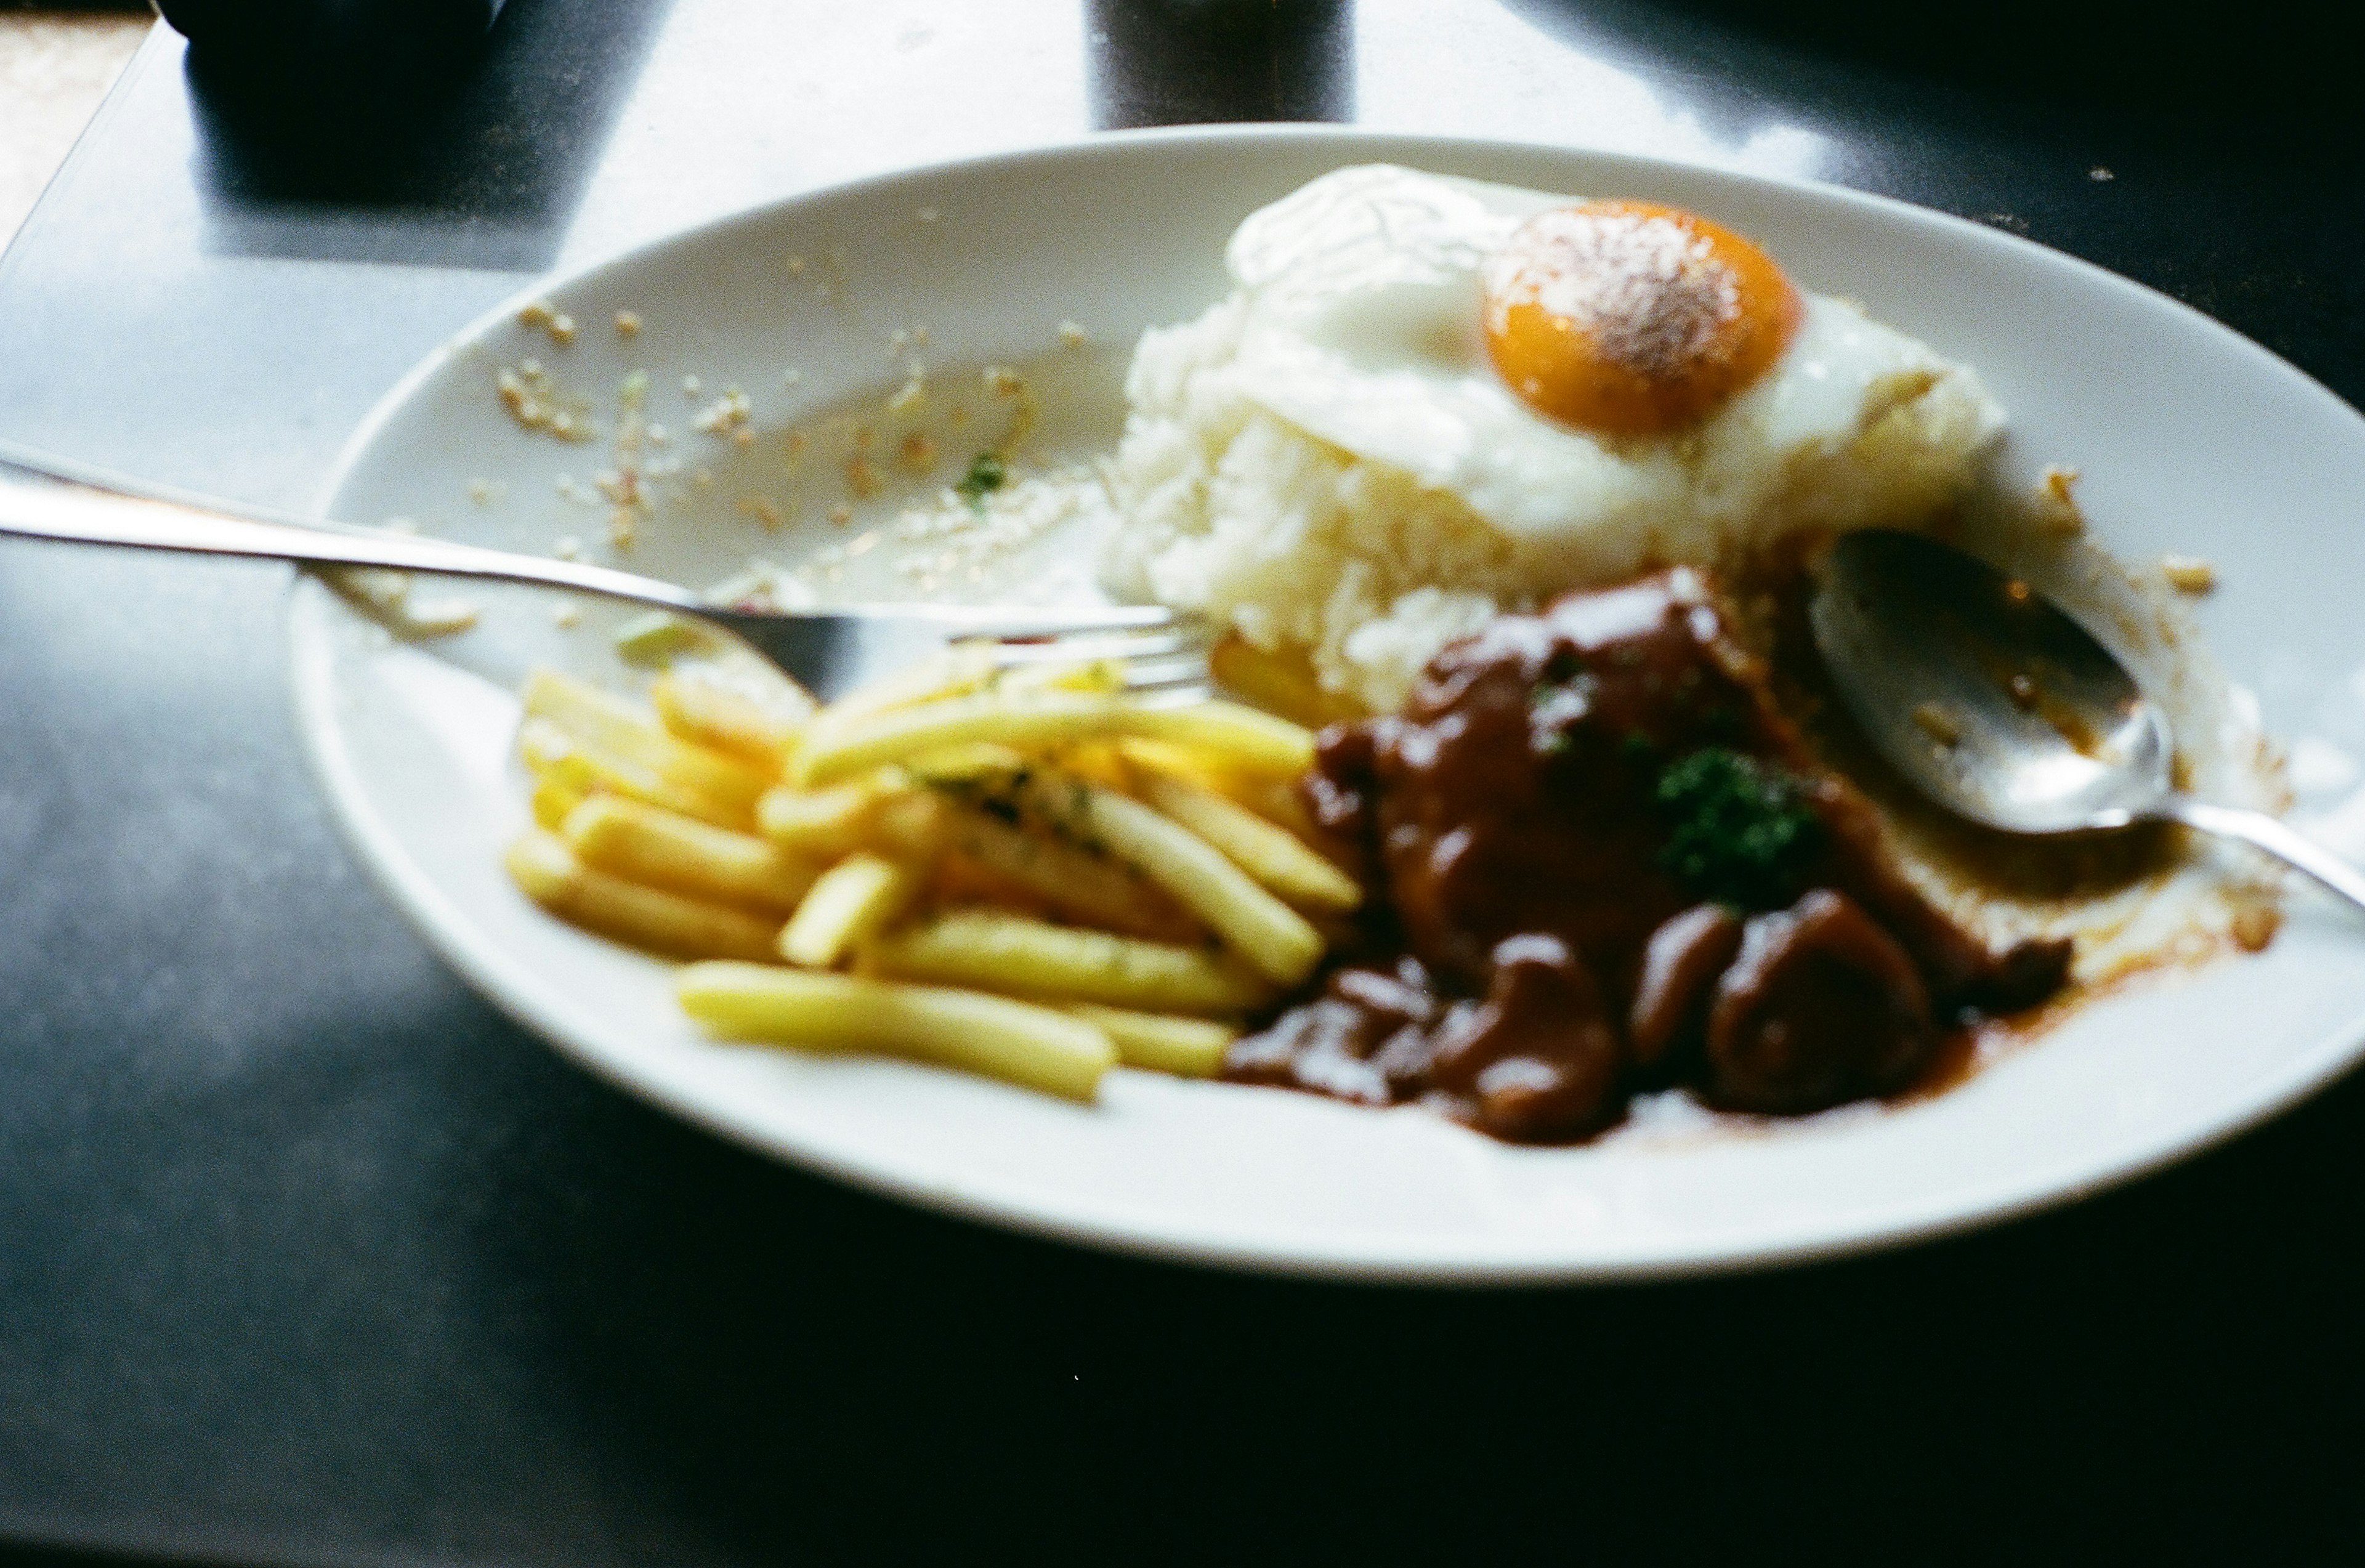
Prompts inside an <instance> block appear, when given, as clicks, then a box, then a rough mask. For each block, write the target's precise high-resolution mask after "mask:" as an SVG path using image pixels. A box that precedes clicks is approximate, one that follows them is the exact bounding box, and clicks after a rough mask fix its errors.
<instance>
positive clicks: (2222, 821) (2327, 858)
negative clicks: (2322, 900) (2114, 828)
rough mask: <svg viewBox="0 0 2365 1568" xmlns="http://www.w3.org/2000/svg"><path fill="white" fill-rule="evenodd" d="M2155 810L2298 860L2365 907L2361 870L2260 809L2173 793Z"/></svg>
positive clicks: (2289, 861) (2296, 862)
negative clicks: (2212, 803) (2226, 804)
mask: <svg viewBox="0 0 2365 1568" xmlns="http://www.w3.org/2000/svg"><path fill="white" fill-rule="evenodd" d="M2158 814H2159V815H2161V816H2164V817H2167V818H2169V820H2171V821H2174V822H2180V823H2183V824H2184V825H2185V826H2187V827H2190V828H2197V829H2199V830H2200V831H2201V832H2202V833H2207V834H2216V835H2217V836H2218V837H2220V838H2238V839H2240V840H2241V841H2242V842H2243V843H2245V844H2247V845H2249V846H2252V847H2254V848H2258V849H2263V850H2265V851H2266V852H2267V853H2268V854H2270V855H2271V856H2273V857H2275V858H2276V859H2278V860H2281V861H2282V862H2284V863H2285V864H2286V865H2291V866H2296V867H2297V868H2300V869H2301V870H2303V871H2304V872H2306V873H2307V874H2308V875H2309V876H2311V877H2313V878H2315V879H2316V880H2317V881H2319V882H2321V883H2323V884H2324V885H2325V886H2326V887H2327V888H2330V889H2331V890H2333V891H2334V892H2336V893H2338V894H2339V895H2340V896H2341V897H2342V898H2345V899H2347V900H2348V902H2350V903H2352V904H2355V905H2356V906H2357V907H2358V908H2359V909H2365V872H2359V870H2358V869H2357V868H2355V867H2354V866H2351V865H2349V864H2348V861H2346V860H2343V859H2342V858H2340V857H2338V856H2337V855H2335V854H2333V853H2332V851H2330V850H2329V849H2326V848H2325V847H2324V846H2322V845H2320V844H2317V843H2316V842H2315V840H2313V839H2311V838H2308V837H2307V836H2305V835H2304V834H2301V833H2299V832H2298V831H2297V830H2296V829H2294V828H2292V826H2291V825H2290V824H2288V823H2284V822H2281V821H2280V820H2279V819H2277V818H2274V817H2270V816H2269V815H2267V813H2266V812H2249V811H2244V810H2242V809H2240V808H2239V807H2236V806H2213V805H2211V804H2210V803H2209V802H2208V801H2196V800H2194V799H2192V798H2191V796H2189V795H2171V796H2169V798H2168V799H2167V800H2165V801H2161V802H2160V804H2159V811H2158Z"/></svg>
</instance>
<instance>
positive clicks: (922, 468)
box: [901, 431, 936, 474]
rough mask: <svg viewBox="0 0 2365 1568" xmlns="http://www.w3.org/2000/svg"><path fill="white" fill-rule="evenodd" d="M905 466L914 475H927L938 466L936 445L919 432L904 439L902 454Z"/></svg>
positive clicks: (914, 432)
mask: <svg viewBox="0 0 2365 1568" xmlns="http://www.w3.org/2000/svg"><path fill="white" fill-rule="evenodd" d="M901 455H902V459H903V466H904V467H906V468H908V469H910V470H911V471H912V472H913V473H914V474H925V473H926V472H928V470H930V469H931V468H934V467H935V466H936V442H933V441H930V440H929V439H928V438H927V437H926V436H925V435H924V434H922V433H921V432H920V431H913V432H912V433H911V434H910V435H907V436H905V437H904V438H903V446H902V454H901Z"/></svg>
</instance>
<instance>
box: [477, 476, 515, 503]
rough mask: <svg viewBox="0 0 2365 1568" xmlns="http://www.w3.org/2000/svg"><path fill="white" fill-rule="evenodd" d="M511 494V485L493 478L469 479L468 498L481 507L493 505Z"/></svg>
mask: <svg viewBox="0 0 2365 1568" xmlns="http://www.w3.org/2000/svg"><path fill="white" fill-rule="evenodd" d="M508 494H509V487H508V486H507V485H504V484H501V483H499V482H498V481H496V480H492V479H471V480H469V481H468V498H469V499H470V500H472V501H474V502H476V504H477V505H478V506H480V507H488V506H491V505H492V504H493V503H494V502H495V501H498V500H500V499H502V498H505V497H506V496H508Z"/></svg>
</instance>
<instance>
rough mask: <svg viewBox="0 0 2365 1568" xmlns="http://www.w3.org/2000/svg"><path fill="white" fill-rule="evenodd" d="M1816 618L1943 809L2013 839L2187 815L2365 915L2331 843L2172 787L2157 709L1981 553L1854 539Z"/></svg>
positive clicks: (2170, 750)
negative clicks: (2301, 873) (2301, 875)
mask: <svg viewBox="0 0 2365 1568" xmlns="http://www.w3.org/2000/svg"><path fill="white" fill-rule="evenodd" d="M1808 620H1809V622H1810V623H1811V625H1812V626H1813V628H1814V635H1815V644H1816V646H1817V647H1819V648H1821V650H1822V655H1823V663H1824V665H1825V666H1826V667H1827V668H1828V669H1829V670H1830V672H1831V678H1832V684H1833V686H1834V687H1835V688H1837V689H1838V691H1839V694H1840V698H1841V700H1843V701H1844V702H1845V703H1846V704H1847V707H1848V710H1849V711H1850V712H1852V713H1854V714H1855V719H1856V722H1857V723H1859V724H1860V725H1862V726H1863V728H1864V733H1865V734H1866V736H1867V737H1868V738H1869V739H1870V740H1871V742H1872V744H1873V746H1874V748H1875V749H1877V751H1878V752H1879V753H1880V755H1881V756H1884V757H1886V758H1887V759H1888V760H1889V763H1890V764H1891V765H1892V766H1894V767H1896V768H1897V770H1898V771H1899V772H1900V773H1902V774H1903V775H1904V776H1905V777H1906V778H1908V779H1910V780H1911V781H1912V782H1913V784H1914V785H1915V786H1916V787H1918V788H1919V789H1920V790H1922V792H1923V793H1924V794H1926V795H1928V796H1929V797H1930V798H1931V799H1932V800H1933V801H1937V802H1938V803H1939V804H1940V805H1943V806H1945V807H1947V808H1949V809H1950V810H1953V811H1956V812H1960V813H1961V814H1962V815H1964V816H1967V817H1968V818H1970V819H1971V820H1972V821H1973V822H1977V823H1985V824H1986V825H1987V826H1989V827H1993V828H2001V829H2002V830H2003V831H2005V832H2007V833H2027V834H2055V833H2076V832H2082V831H2089V830H2093V829H2099V828H2118V827H2124V826H2127V825H2128V824H2129V823H2140V822H2175V823H2184V824H2185V825H2186V826H2187V827H2191V828H2196V829H2198V830H2200V831H2201V832H2202V833H2209V834H2218V835H2220V836H2222V837H2225V838H2236V839H2239V840H2241V841H2242V842H2243V843H2245V844H2248V845H2251V846H2255V847H2257V848H2259V849H2262V850H2264V851H2266V852H2267V853H2268V854H2270V855H2271V856H2274V857H2276V858H2278V859H2280V860H2283V861H2285V862H2287V863H2289V864H2290V865H2292V866H2295V867H2297V868H2299V869H2301V870H2302V871H2304V872H2306V873H2307V874H2308V875H2309V876H2311V877H2313V878H2315V879H2316V880H2317V881H2319V882H2321V883H2323V884H2324V885H2325V886H2326V887H2327V888H2329V889H2331V890H2333V891H2334V892H2336V893H2338V894H2339V895H2341V896H2342V897H2343V898H2345V899H2347V900H2348V901H2349V902H2351V903H2354V904H2356V905H2358V906H2359V907H2360V908H2365V874H2360V873H2359V872H2358V871H2357V870H2356V869H2355V868H2351V867H2350V866H2348V864H2347V863H2346V862H2344V861H2342V860H2340V859H2339V858H2338V857H2336V856H2334V855H2333V854H2331V853H2330V852H2329V851H2327V850H2326V849H2324V848H2322V847H2320V846H2317V845H2315V844H2314V843H2312V842H2310V841H2309V840H2307V839H2306V838H2303V837H2302V836H2301V835H2300V834H2297V833H2295V832H2293V831H2292V829H2291V828H2289V827H2287V826H2285V825H2284V824H2283V823H2281V822H2279V821H2277V820H2276V819H2275V818H2273V817H2270V816H2269V815H2267V814H2266V813H2265V812H2254V811H2245V810H2241V809H2239V808H2236V807H2232V806H2220V805H2213V804H2211V803H2210V802H2208V801H2199V800H2195V799H2193V798H2192V797H2191V796H2190V795H2188V794H2185V793H2183V792H2182V791H2181V790H2178V789H2176V788H2175V786H2174V784H2173V782H2172V773H2171V769H2170V764H2171V763H2172V761H2173V759H2174V757H2175V753H2176V745H2175V738H2174V736H2173V735H2171V734H2169V725H2168V720H2167V717H2166V715H2164V714H2163V713H2162V712H2161V711H2160V709H2159V705H2158V703H2156V702H2154V701H2152V700H2150V699H2149V698H2147V697H2146V696H2145V695H2144V692H2143V689H2141V688H2140V687H2139V686H2137V685H2136V684H2135V678H2134V677H2133V676H2131V675H2130V674H2128V673H2127V670H2126V667H2125V666H2123V665H2121V664H2120V663H2119V661H2118V660H2117V659H2116V658H2115V657H2113V655H2112V654H2111V653H2110V652H2109V650H2107V649H2105V648H2104V647H2103V646H2102V644H2100V643H2098V642H2096V641H2095V640H2094V638H2093V637H2092V636H2091V635H2090V633H2088V632H2087V631H2086V629H2085V628H2084V627H2083V626H2080V625H2079V624H2078V622H2075V621H2073V620H2071V619H2070V618H2069V616H2068V614H2066V613H2065V612H2063V611H2062V610H2061V609H2060V608H2059V607H2058V606H2057V605H2055V604H2054V603H2052V602H2051V601H2050V600H2048V599H2046V598H2045V597H2044V596H2043V595H2042V594H2039V593H2037V592H2036V591H2035V590H2034V589H2033V588H2030V587H2029V586H2028V585H2027V584H2026V583H2024V582H2021V581H2018V580H2016V579H2014V578H2012V577H2007V576H2006V575H2005V574H2003V573H2002V572H2000V571H1998V570H1997V569H1996V568H1995V567H1993V566H1990V565H1988V564H1987V563H1986V562H1985V561H1982V560H1979V559H1978V558H1977V557H1976V556H1973V555H1968V554H1965V553H1963V552H1962V551H1960V550H1957V549H1956V548H1954V547H1953V546H1952V545H1948V544H1944V543H1939V542H1938V541H1936V540H1934V539H1930V538H1926V537H1923V536H1922V535H1920V534H1913V533H1894V532H1886V531H1870V532H1862V533H1855V534H1850V535H1848V536H1846V537H1845V538H1843V539H1842V540H1841V541H1840V542H1839V543H1836V544H1834V545H1833V547H1832V551H1831V554H1830V555H1829V557H1828V559H1827V561H1826V563H1825V566H1824V568H1823V573H1822V578H1821V584H1820V586H1819V587H1818V588H1817V590H1816V593H1815V597H1814V599H1813V601H1812V603H1811V604H1810V606H1809V607H1808Z"/></svg>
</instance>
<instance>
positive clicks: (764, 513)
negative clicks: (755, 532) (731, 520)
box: [739, 496, 781, 533]
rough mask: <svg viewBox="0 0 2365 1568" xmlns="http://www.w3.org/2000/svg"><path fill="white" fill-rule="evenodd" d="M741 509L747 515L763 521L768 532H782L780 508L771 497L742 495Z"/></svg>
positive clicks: (740, 499) (740, 500)
mask: <svg viewBox="0 0 2365 1568" xmlns="http://www.w3.org/2000/svg"><path fill="white" fill-rule="evenodd" d="M739 510H740V511H741V513H742V514H744V515H745V516H747V517H752V518H754V519H755V520H756V521H757V522H760V523H762V524H763V525H764V531H765V532H768V533H778V532H780V526H781V520H780V509H779V506H778V505H777V504H775V503H774V502H773V500H772V498H770V497H768V496H742V497H741V498H739Z"/></svg>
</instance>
